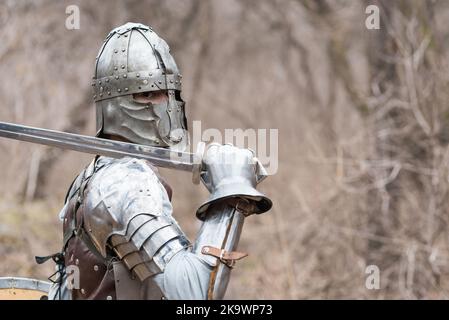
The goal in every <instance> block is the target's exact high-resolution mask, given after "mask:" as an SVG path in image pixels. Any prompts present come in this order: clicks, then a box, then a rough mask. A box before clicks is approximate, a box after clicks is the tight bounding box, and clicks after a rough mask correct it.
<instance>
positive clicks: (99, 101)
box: [92, 23, 188, 150]
mask: <svg viewBox="0 0 449 320" xmlns="http://www.w3.org/2000/svg"><path fill="white" fill-rule="evenodd" d="M181 77H182V76H181V74H180V73H179V70H178V67H177V66H176V63H175V60H174V59H173V57H172V56H171V55H170V48H169V47H168V45H167V43H166V42H165V41H164V40H163V39H162V38H160V37H159V36H158V35H157V34H156V33H155V32H154V31H153V30H152V29H151V27H149V26H145V25H142V24H139V23H126V24H124V25H122V26H120V27H118V28H115V29H114V30H112V31H111V32H110V33H109V35H108V36H107V37H106V39H105V41H104V43H103V46H102V47H101V49H100V52H99V53H98V56H97V59H96V66H95V76H94V78H93V79H94V80H93V83H92V86H93V88H94V99H95V104H96V112H97V136H102V135H105V134H107V135H114V136H119V137H122V138H125V139H127V140H129V141H131V142H134V143H138V144H144V145H151V146H159V147H169V148H172V149H177V150H182V149H184V148H185V147H186V146H187V144H188V134H187V120H186V117H185V111H184V105H185V103H184V101H183V100H182V98H181ZM159 90H166V92H167V94H168V99H167V101H165V102H163V103H159V104H151V103H142V102H137V101H135V100H134V99H133V94H135V93H141V92H152V91H159Z"/></svg>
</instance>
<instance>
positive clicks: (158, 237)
mask: <svg viewBox="0 0 449 320" xmlns="http://www.w3.org/2000/svg"><path fill="white" fill-rule="evenodd" d="M95 165H96V166H98V167H100V169H98V170H96V172H95V174H94V175H93V176H92V178H91V179H90V181H89V184H88V186H87V188H86V192H85V198H84V201H83V210H84V224H85V229H86V230H89V235H90V237H91V239H92V241H93V242H94V244H95V246H96V248H97V249H98V250H99V251H100V253H101V254H102V255H103V256H106V246H107V244H108V243H110V244H111V245H112V247H113V249H114V251H115V252H116V253H117V255H118V257H119V258H120V259H122V260H123V262H124V263H125V265H126V266H127V267H128V269H129V270H131V271H133V272H135V274H136V275H137V276H138V277H139V279H140V280H142V281H143V280H145V279H146V278H148V277H150V276H152V275H154V274H156V273H160V272H163V270H164V268H165V265H166V264H167V263H168V262H169V261H170V259H171V257H173V255H174V254H176V253H177V252H178V251H180V250H183V249H185V248H187V247H189V246H190V242H189V241H188V240H187V238H186V236H185V235H184V233H183V232H182V230H181V228H180V227H179V225H178V223H177V222H176V221H175V219H174V218H173V217H172V214H171V213H172V210H173V209H172V206H171V204H170V200H169V199H168V195H167V192H166V190H165V188H164V187H163V185H162V184H161V182H160V180H159V178H158V177H157V176H156V174H155V173H154V171H153V169H152V168H151V167H150V166H149V164H148V163H147V162H145V161H144V160H137V159H132V158H122V159H112V158H106V157H100V158H99V159H98V160H97V162H96V164H95Z"/></svg>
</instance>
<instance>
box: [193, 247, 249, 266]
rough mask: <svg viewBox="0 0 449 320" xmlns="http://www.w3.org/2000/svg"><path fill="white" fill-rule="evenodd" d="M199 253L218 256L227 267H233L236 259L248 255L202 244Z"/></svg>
mask: <svg viewBox="0 0 449 320" xmlns="http://www.w3.org/2000/svg"><path fill="white" fill-rule="evenodd" d="M201 253H202V254H206V255H209V256H213V257H215V258H218V259H219V260H220V261H221V262H223V263H224V264H225V265H227V266H228V267H229V268H233V267H234V265H235V262H236V261H237V260H240V259H243V258H245V257H246V256H248V254H247V253H245V252H237V251H225V250H224V249H219V248H215V247H211V246H204V247H203V248H201Z"/></svg>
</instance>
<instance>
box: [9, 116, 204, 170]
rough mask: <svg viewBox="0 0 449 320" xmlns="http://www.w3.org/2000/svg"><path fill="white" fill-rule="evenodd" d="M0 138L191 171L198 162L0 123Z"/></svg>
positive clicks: (184, 154)
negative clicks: (144, 161)
mask: <svg viewBox="0 0 449 320" xmlns="http://www.w3.org/2000/svg"><path fill="white" fill-rule="evenodd" d="M0 137H5V138H10V139H15V140H21V141H27V142H32V143H38V144H43V145H47V146H51V147H58V148H62V149H69V150H74V151H79V152H83V153H90V154H95V155H102V156H106V157H111V158H122V157H132V158H138V159H145V160H148V161H149V162H151V163H152V164H153V165H155V166H158V167H163V168H171V169H177V170H183V171H189V172H193V171H194V170H195V168H196V166H195V165H196V164H197V162H198V161H199V159H196V157H195V155H194V154H193V153H189V152H178V151H173V150H170V149H165V148H158V147H152V146H145V145H139V144H134V143H127V142H121V141H116V140H109V139H102V138H97V137H90V136H85V135H80V134H74V133H68V132H62V131H55V130H48V129H41V128H34V127H28V126H23V125H18V124H12V123H6V122H0Z"/></svg>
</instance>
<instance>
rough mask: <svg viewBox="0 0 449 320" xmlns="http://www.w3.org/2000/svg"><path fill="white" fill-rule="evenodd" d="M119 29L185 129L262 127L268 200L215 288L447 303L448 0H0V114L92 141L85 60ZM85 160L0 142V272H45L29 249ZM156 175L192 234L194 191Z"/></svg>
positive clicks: (38, 251)
mask: <svg viewBox="0 0 449 320" xmlns="http://www.w3.org/2000/svg"><path fill="white" fill-rule="evenodd" d="M370 4H375V5H378V6H379V8H380V29H379V30H368V29H367V28H366V27H365V19H366V18H367V14H366V13H365V9H366V7H367V6H368V5H370ZM68 5H78V6H79V8H80V14H81V15H80V19H81V20H80V29H79V30H67V29H66V27H65V21H66V18H67V17H68V15H67V14H66V7H67V6H68ZM128 21H133V22H141V23H144V24H149V25H151V26H152V27H153V28H154V29H155V31H156V32H157V33H158V34H159V35H160V36H162V37H163V38H164V39H166V41H167V42H168V43H169V45H170V46H171V51H172V53H173V55H174V57H175V59H176V60H177V62H178V65H179V67H180V69H181V71H182V73H183V75H184V87H183V88H184V90H183V96H184V99H185V100H186V101H187V115H188V119H189V123H190V124H191V123H192V121H193V120H201V121H202V128H203V130H204V129H207V128H218V129H220V130H224V129H225V128H243V129H247V128H255V129H258V128H266V129H269V128H274V129H276V128H277V129H279V170H278V172H277V174H276V175H274V176H271V177H269V179H267V180H266V181H265V182H264V183H262V185H261V186H260V189H261V190H262V191H263V192H265V193H266V194H268V195H269V196H270V197H271V198H272V199H273V202H274V207H273V209H272V211H271V212H269V213H267V214H264V215H261V216H252V217H250V218H248V219H247V221H246V223H245V226H244V230H243V234H242V238H241V242H240V246H239V250H242V251H246V252H249V253H250V256H249V257H248V258H246V259H244V260H243V261H242V262H240V263H239V264H238V265H237V267H236V268H235V270H234V272H233V276H232V279H231V282H230V286H229V290H228V293H227V298H233V299H248V298H249V299H262V298H264V299H281V298H283V299H308V298H319V299H321V298H322V299H326V298H337V299H340V298H354V299H359V298H360V299H366V298H370V299H436V298H438V299H440V298H442V299H444V298H448V297H449V230H448V228H447V226H448V223H449V212H448V208H449V203H448V202H449V194H448V192H449V182H448V181H449V180H448V177H449V176H448V174H449V167H448V165H449V148H448V143H449V91H448V85H449V65H448V53H449V50H448V43H449V41H448V40H449V39H448V38H449V27H448V24H447V21H449V2H448V1H431V0H422V1H421V0H395V1H388V0H378V1H375V0H369V1H365V0H359V1H353V0H334V1H330V0H329V1H326V0H228V1H219V0H209V1H200V0H168V1H156V0H147V1H141V0H130V1H117V0H115V1H112V0H111V1H99V0H93V1H75V0H70V1H55V0H33V1H31V0H30V1H27V0H17V1H11V0H0V39H1V40H0V74H1V75H2V76H1V83H0V104H1V107H0V120H1V121H7V122H14V123H20V124H26V125H31V126H37V127H45V128H50V129H56V130H65V131H69V132H75V133H82V134H89V135H93V134H94V132H95V114H94V107H93V103H92V91H91V90H92V89H91V86H90V84H91V77H92V75H93V67H94V61H95V57H96V55H97V52H98V50H99V48H100V45H101V44H102V42H103V39H104V38H105V36H106V35H107V33H108V32H109V31H110V30H111V29H112V28H114V27H116V26H118V25H121V24H123V23H125V22H128ZM90 159H91V157H90V156H89V155H84V154H80V153H74V152H67V151H61V150H56V149H49V148H46V147H42V146H38V145H32V144H28V143H25V142H18V141H10V140H6V139H0V257H1V260H0V275H1V276H30V277H36V278H40V279H45V278H46V277H48V276H49V275H50V274H51V273H52V272H53V268H54V265H52V263H51V262H48V263H47V264H45V265H41V266H38V265H36V264H35V262H34V255H47V254H50V253H54V252H56V251H58V250H59V249H60V246H61V238H62V235H61V224H60V222H59V220H58V218H57V215H58V212H59V210H60V208H61V207H62V203H63V198H64V195H65V193H66V190H67V188H68V186H69V184H70V183H71V181H72V179H73V178H74V176H75V175H76V174H77V173H78V172H79V171H80V170H81V169H82V168H83V167H84V166H85V165H87V164H88V163H89V161H90ZM163 174H164V175H165V176H166V177H167V179H168V180H169V182H170V183H171V185H172V187H173V188H174V191H175V192H174V200H173V202H174V207H175V210H174V215H175V217H176V218H177V219H178V221H179V222H180V224H181V226H183V228H184V229H185V230H186V231H187V233H188V235H189V236H190V238H191V239H194V237H195V233H196V230H197V228H198V226H199V223H198V222H196V220H195V216H194V212H195V210H196V208H197V207H198V206H199V204H200V203H201V202H202V201H203V200H204V199H205V198H206V196H207V192H206V190H205V188H204V187H202V186H193V185H192V184H191V177H190V175H189V174H187V173H179V172H169V171H166V170H163ZM368 265H377V266H378V267H379V269H380V275H381V281H380V286H381V287H380V289H379V290H368V289H367V288H366V287H365V281H366V277H367V274H366V273H365V268H366V266H368Z"/></svg>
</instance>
